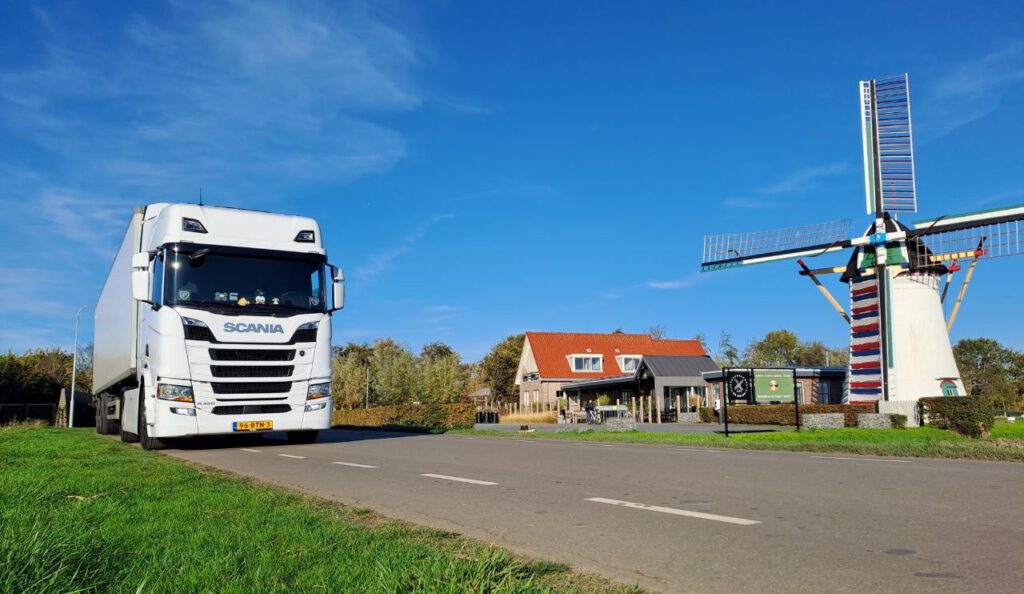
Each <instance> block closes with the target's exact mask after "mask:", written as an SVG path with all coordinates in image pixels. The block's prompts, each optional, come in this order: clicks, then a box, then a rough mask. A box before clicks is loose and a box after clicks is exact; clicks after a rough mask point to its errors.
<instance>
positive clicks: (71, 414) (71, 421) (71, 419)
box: [68, 305, 92, 428]
mask: <svg viewBox="0 0 1024 594" xmlns="http://www.w3.org/2000/svg"><path fill="white" fill-rule="evenodd" d="M90 307H92V305H83V306H82V307H80V308H78V313H76V314H75V352H74V353H73V354H72V355H71V398H70V402H69V403H68V428H73V427H74V426H75V379H76V378H75V375H76V373H77V372H78V322H79V320H80V318H81V317H82V312H83V311H85V310H86V309H87V308H90Z"/></svg>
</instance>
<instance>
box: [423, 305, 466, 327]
mask: <svg viewBox="0 0 1024 594" xmlns="http://www.w3.org/2000/svg"><path fill="white" fill-rule="evenodd" d="M461 312H462V308H461V307H459V306H457V305H431V306H430V307H427V308H426V309H425V310H424V314H425V315H424V318H423V320H424V321H425V322H426V323H427V324H429V325H432V326H436V325H437V324H441V323H442V322H447V321H448V320H451V319H452V318H454V317H456V316H457V315H459V313H461Z"/></svg>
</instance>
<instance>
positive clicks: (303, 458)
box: [278, 454, 306, 460]
mask: <svg viewBox="0 0 1024 594" xmlns="http://www.w3.org/2000/svg"><path fill="white" fill-rule="evenodd" d="M278 456H284V457H285V458H298V459H299V460H305V459H306V457H305V456H296V455H294V454H278Z"/></svg>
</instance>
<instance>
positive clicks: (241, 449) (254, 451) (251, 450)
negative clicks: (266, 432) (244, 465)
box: [238, 448, 262, 454]
mask: <svg viewBox="0 0 1024 594" xmlns="http://www.w3.org/2000/svg"><path fill="white" fill-rule="evenodd" d="M238 449H239V450H240V451H242V452H252V453H254V454H259V453H260V452H261V451H262V450H254V449H252V448H238Z"/></svg>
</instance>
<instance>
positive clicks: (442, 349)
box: [420, 342, 459, 363]
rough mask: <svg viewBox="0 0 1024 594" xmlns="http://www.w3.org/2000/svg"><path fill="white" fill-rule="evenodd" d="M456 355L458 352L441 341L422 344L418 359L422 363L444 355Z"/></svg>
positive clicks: (441, 357) (442, 357)
mask: <svg viewBox="0 0 1024 594" xmlns="http://www.w3.org/2000/svg"><path fill="white" fill-rule="evenodd" d="M458 356H459V354H458V353H456V352H455V349H453V348H452V347H450V346H448V345H446V344H445V343H443V342H430V343H427V344H425V345H423V349H422V350H421V351H420V361H421V362H423V363H429V362H431V361H436V360H437V359H444V358H446V357H456V358H458Z"/></svg>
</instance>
